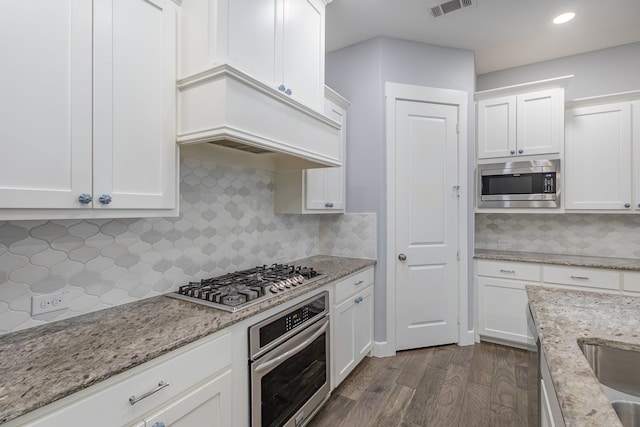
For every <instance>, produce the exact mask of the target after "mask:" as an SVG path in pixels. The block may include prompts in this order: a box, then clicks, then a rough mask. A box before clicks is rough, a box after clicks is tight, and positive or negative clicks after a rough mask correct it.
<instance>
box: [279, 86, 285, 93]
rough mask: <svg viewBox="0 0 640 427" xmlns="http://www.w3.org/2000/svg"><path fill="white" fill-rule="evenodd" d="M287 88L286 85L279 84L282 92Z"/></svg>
mask: <svg viewBox="0 0 640 427" xmlns="http://www.w3.org/2000/svg"><path fill="white" fill-rule="evenodd" d="M285 89H286V87H284V85H280V86H278V90H279V91H280V92H284V91H285Z"/></svg>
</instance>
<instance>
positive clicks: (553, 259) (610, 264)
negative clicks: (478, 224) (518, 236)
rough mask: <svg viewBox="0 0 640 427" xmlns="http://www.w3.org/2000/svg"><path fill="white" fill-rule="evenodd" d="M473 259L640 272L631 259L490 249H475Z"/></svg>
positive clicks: (635, 260)
mask: <svg viewBox="0 0 640 427" xmlns="http://www.w3.org/2000/svg"><path fill="white" fill-rule="evenodd" d="M474 258H476V259H485V260H494V261H517V262H536V263H541V264H555V265H567V266H573V267H593V268H609V269H613V270H629V271H640V259H633V258H608V257H594V256H584V255H564V254H552V253H539V252H520V251H496V250H492V249H476V250H475V251H474Z"/></svg>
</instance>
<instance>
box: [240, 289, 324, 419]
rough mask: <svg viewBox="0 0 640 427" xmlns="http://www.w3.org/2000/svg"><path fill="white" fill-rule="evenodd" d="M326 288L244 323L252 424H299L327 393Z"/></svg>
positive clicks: (320, 404)
mask: <svg viewBox="0 0 640 427" xmlns="http://www.w3.org/2000/svg"><path fill="white" fill-rule="evenodd" d="M328 303H329V294H328V292H323V293H321V294H319V295H316V296H314V297H312V298H310V299H307V300H306V301H303V302H301V303H300V304H297V305H295V306H293V307H291V308H289V309H287V310H285V311H283V312H281V313H278V314H276V315H274V316H272V317H270V318H268V319H266V320H264V321H262V322H260V323H258V324H256V325H253V326H251V327H250V328H249V353H250V355H249V371H250V379H251V405H250V407H251V425H252V427H275V426H303V425H305V424H306V423H307V422H308V421H309V420H310V419H311V416H312V415H313V414H315V412H316V411H317V410H318V409H319V408H320V406H322V404H323V403H324V402H325V401H326V400H327V399H328V397H329V392H330V384H329V378H330V366H329V359H330V356H329V354H330V353H329V304H328Z"/></svg>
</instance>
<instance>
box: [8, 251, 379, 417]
mask: <svg viewBox="0 0 640 427" xmlns="http://www.w3.org/2000/svg"><path fill="white" fill-rule="evenodd" d="M290 264H296V265H305V266H310V267H313V268H315V269H316V270H317V271H318V272H320V273H321V274H325V275H326V276H325V277H324V278H322V279H320V280H317V281H315V282H313V283H310V284H309V285H308V286H301V287H298V288H295V289H291V290H290V291H288V292H286V293H284V294H282V295H279V296H276V297H272V298H270V299H269V300H267V301H265V302H264V303H262V304H257V305H255V306H252V307H249V308H246V309H244V310H240V311H238V312H236V313H229V312H226V311H222V310H218V309H214V308H209V307H204V306H201V305H197V304H193V303H190V302H186V301H181V300H178V299H174V298H169V297H166V296H158V297H154V298H149V299H145V300H141V301H137V302H134V303H130V304H125V305H121V306H117V307H113V308H109V309H106V310H101V311H98V312H94V313H88V314H85V315H82V316H78V317H73V318H70V319H65V320H61V321H57V322H52V323H49V324H46V325H43V326H38V327H34V328H30V329H26V330H23V331H18V332H14V333H10V334H5V335H2V336H0V424H2V423H5V422H7V421H9V420H11V419H14V418H17V417H19V416H20V415H23V414H25V413H27V412H30V411H33V410H34V409H37V408H40V407H42V406H45V405H47V404H49V403H51V402H53V401H55V400H58V399H61V398H63V397H65V396H68V395H70V394H72V393H74V392H77V391H79V390H82V389H84V388H86V387H89V386H90V385H93V384H95V383H98V382H100V381H103V380H105V379H107V378H109V377H111V376H113V375H116V374H119V373H121V372H124V371H126V370H127V369H130V368H133V367H134V366H137V365H140V364H142V363H144V362H147V361H149V360H151V359H154V358H156V357H158V356H161V355H163V354H165V353H168V352H170V351H172V350H175V349H177V348H179V347H181V346H183V345H185V344H188V343H191V342H193V341H196V340H198V339H200V338H203V337H205V336H207V335H210V334H213V333H215V332H218V331H220V330H222V329H224V328H226V327H228V326H230V325H232V324H234V323H237V322H240V321H242V320H244V319H247V318H249V317H251V316H254V315H256V314H258V313H260V312H263V311H265V310H267V309H269V308H271V307H273V306H275V305H277V304H280V303H283V302H285V301H289V300H291V299H294V298H295V297H298V296H300V295H303V294H305V293H308V292H310V291H313V290H315V289H318V288H320V287H322V286H324V285H326V284H328V283H330V282H333V281H336V280H339V279H341V278H343V277H345V276H348V275H350V274H352V273H355V272H357V271H359V270H362V269H364V268H367V267H369V266H372V265H374V264H375V261H374V260H369V259H359V258H343V257H333V256H324V255H319V256H314V257H311V258H306V259H303V260H298V261H292V262H290Z"/></svg>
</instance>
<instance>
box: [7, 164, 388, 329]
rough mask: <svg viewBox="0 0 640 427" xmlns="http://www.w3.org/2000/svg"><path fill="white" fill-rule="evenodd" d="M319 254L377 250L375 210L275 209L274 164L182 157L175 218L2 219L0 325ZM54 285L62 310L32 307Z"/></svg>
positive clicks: (59, 315)
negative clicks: (38, 311)
mask: <svg viewBox="0 0 640 427" xmlns="http://www.w3.org/2000/svg"><path fill="white" fill-rule="evenodd" d="M319 253H327V254H332V255H343V256H352V257H364V258H375V255H376V218H375V214H363V215H361V214H345V215H276V214H274V213H273V172H270V171H264V170H259V169H251V168H244V167H236V166H230V165H220V164H216V163H215V162H211V161H207V160H197V159H181V163H180V216H179V217H177V218H142V219H113V220H111V219H97V220H96V219H91V220H52V221H4V222H3V221H0V325H1V326H0V333H7V332H12V331H16V330H19V329H24V328H27V327H33V326H37V325H39V324H42V323H43V322H49V321H54V320H59V319H64V318H68V317H72V316H77V315H80V314H83V313H87V312H90V311H95V310H100V309H103V308H106V307H112V306H115V305H119V304H125V303H128V302H131V301H135V300H137V299H140V298H148V297H151V296H155V295H158V294H161V293H165V292H169V291H173V290H176V289H177V287H178V286H179V285H181V284H184V283H185V282H187V281H188V280H193V279H196V280H197V279H201V278H205V277H210V276H212V275H219V274H224V273H227V272H230V271H233V270H237V269H243V268H250V267H253V266H255V265H258V264H263V263H266V264H268V263H273V262H276V261H280V262H282V261H289V260H292V259H296V258H304V257H307V256H311V255H316V254H319ZM60 291H64V292H68V297H69V302H70V307H69V309H68V310H61V311H57V312H52V313H47V314H44V315H38V316H34V317H32V316H31V314H30V300H31V296H34V295H40V294H47V293H51V292H60Z"/></svg>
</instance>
